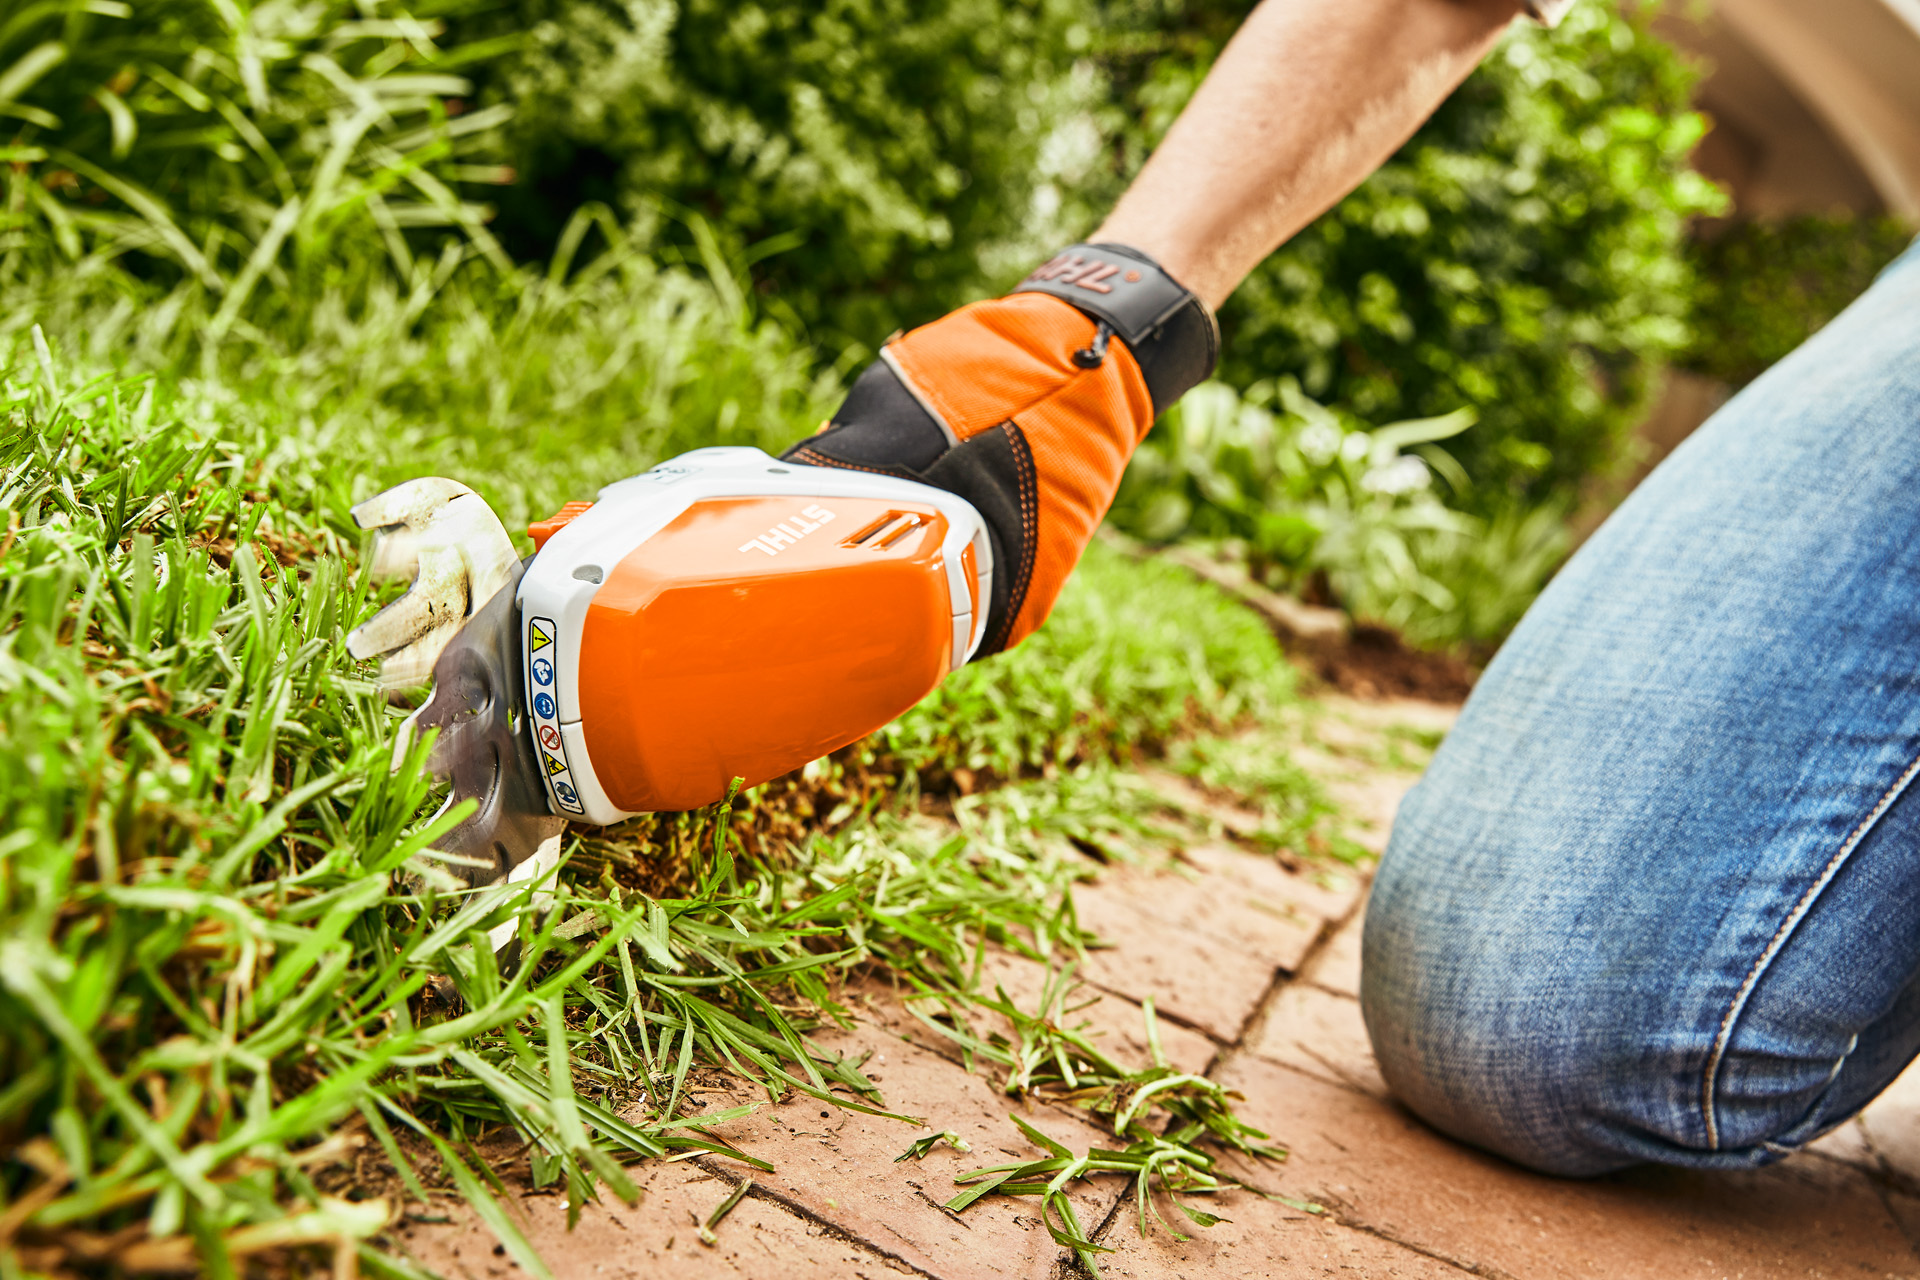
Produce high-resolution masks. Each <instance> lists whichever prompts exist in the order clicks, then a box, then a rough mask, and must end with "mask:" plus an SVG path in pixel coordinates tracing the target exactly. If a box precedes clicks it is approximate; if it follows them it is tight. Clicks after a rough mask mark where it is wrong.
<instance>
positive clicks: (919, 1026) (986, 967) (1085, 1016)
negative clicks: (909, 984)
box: [847, 948, 1219, 1076]
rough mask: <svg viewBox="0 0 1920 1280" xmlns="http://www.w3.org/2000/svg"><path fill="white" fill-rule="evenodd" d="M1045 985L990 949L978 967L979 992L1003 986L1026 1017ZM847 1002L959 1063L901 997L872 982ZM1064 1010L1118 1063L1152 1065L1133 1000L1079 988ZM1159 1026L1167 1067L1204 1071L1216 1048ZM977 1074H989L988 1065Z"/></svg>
mask: <svg viewBox="0 0 1920 1280" xmlns="http://www.w3.org/2000/svg"><path fill="white" fill-rule="evenodd" d="M1046 983H1047V970H1046V968H1045V967H1044V966H1043V965H1041V964H1039V963H1038V962H1036V961H1033V960H1029V959H1027V958H1026V957H1025V956H1020V955H1015V954H1013V953H1012V952H1008V951H1001V950H998V949H992V948H990V949H988V951H987V952H986V954H985V957H984V959H983V961H982V964H981V990H982V991H983V992H985V993H986V994H987V995H989V996H991V995H992V993H993V991H994V988H995V986H996V985H998V986H1000V987H1003V988H1004V989H1005V990H1006V993H1007V996H1008V998H1009V999H1011V1000H1012V1001H1013V1003H1014V1004H1015V1006H1016V1007H1018V1008H1020V1009H1022V1010H1025V1011H1027V1012H1033V1011H1035V1010H1037V1009H1039V1007H1040V1001H1041V998H1042V996H1043V995H1044V994H1045V990H1046ZM847 998H848V1001H849V1003H850V1004H851V1005H852V1006H853V1007H855V1008H857V1009H858V1010H859V1015H860V1016H861V1017H862V1018H864V1019H866V1020H867V1021H870V1022H872V1023H874V1024H876V1025H878V1026H882V1027H885V1028H887V1029H888V1030H890V1031H894V1032H896V1033H899V1034H903V1035H907V1036H910V1037H911V1038H912V1040H913V1042H914V1043H915V1044H918V1045H920V1046H922V1047H923V1048H927V1049H931V1050H932V1051H934V1052H935V1053H938V1054H940V1055H941V1056H942V1057H945V1058H950V1059H952V1060H954V1061H956V1062H958V1061H959V1060H960V1049H959V1047H958V1046H957V1045H955V1044H954V1043H953V1042H952V1041H950V1040H946V1039H943V1038H941V1037H940V1036H939V1035H938V1034H937V1033H935V1032H931V1031H929V1030H928V1029H927V1026H926V1024H925V1023H923V1022H921V1021H920V1019H918V1018H916V1017H914V1016H913V1014H912V1013H910V1012H908V1010H907V1009H906V1007H905V1006H904V1005H903V1004H902V1003H901V1002H900V993H899V992H896V991H895V990H894V989H893V988H892V987H890V986H887V985H885V984H884V983H880V982H874V983H871V984H869V985H868V986H866V987H863V988H859V989H857V990H856V991H853V992H850V993H849V994H848V997H847ZM1089 1002H1091V1003H1089ZM933 1007H934V1006H933V1005H932V1004H931V1003H929V1004H927V1005H926V1006H924V1008H925V1009H926V1011H928V1012H931V1011H932V1009H933ZM1067 1008H1068V1009H1069V1010H1071V1013H1070V1015H1069V1017H1068V1019H1067V1025H1068V1026H1070V1027H1078V1026H1080V1025H1081V1024H1082V1023H1084V1024H1086V1030H1087V1034H1088V1036H1089V1038H1090V1039H1091V1040H1092V1041H1093V1043H1094V1045H1095V1047H1097V1048H1099V1049H1101V1050H1102V1051H1103V1052H1105V1053H1107V1054H1108V1055H1109V1056H1111V1057H1113V1058H1115V1059H1116V1060H1118V1061H1119V1062H1120V1063H1121V1064H1123V1065H1125V1066H1130V1067H1144V1066H1146V1065H1147V1063H1148V1062H1150V1061H1151V1060H1152V1055H1151V1054H1150V1053H1149V1052H1148V1048H1147V1033H1146V1022H1145V1021H1144V1019H1143V1018H1142V1016H1141V1012H1140V1006H1139V1005H1137V1004H1135V1003H1134V1002H1133V1001H1131V1000H1127V999H1125V998H1123V997H1121V996H1117V995H1114V994H1112V993H1111V992H1103V991H1100V990H1099V989H1097V988H1095V987H1092V986H1088V985H1086V984H1085V983H1081V985H1080V986H1079V987H1078V988H1076V989H1075V991H1074V992H1072V993H1071V994H1070V995H1069V997H1068V999H1067ZM1159 1022H1160V1052H1161V1053H1162V1054H1164V1055H1165V1057H1166V1059H1167V1062H1168V1063H1169V1064H1170V1065H1172V1066H1175V1067H1178V1068H1179V1069H1180V1070H1182V1071H1205V1070H1206V1069H1207V1064H1208V1063H1210V1062H1212V1061H1213V1057H1214V1054H1215V1053H1217V1052H1218V1051H1219V1049H1218V1046H1217V1045H1215V1044H1214V1042H1213V1041H1211V1040H1209V1039H1207V1037H1205V1036H1203V1035H1201V1034H1200V1033H1199V1032H1197V1031H1190V1030H1188V1029H1187V1028H1186V1027H1183V1026H1180V1025H1178V1024H1177V1023H1173V1022H1169V1021H1167V1020H1166V1019H1165V1018H1162V1019H1160V1020H1159ZM973 1024H974V1030H975V1031H976V1032H978V1033H981V1034H985V1033H987V1032H989V1031H999V1032H1000V1033H1001V1034H1002V1035H1010V1034H1011V1027H1010V1026H1009V1024H1008V1023H1007V1022H1006V1020H1005V1019H1003V1018H1001V1017H1000V1016H999V1015H997V1014H989V1013H984V1012H981V1011H978V1010H976V1011H974V1015H973ZM980 1070H981V1071H983V1072H987V1073H988V1074H989V1076H991V1075H992V1071H990V1070H989V1068H988V1067H986V1066H982V1067H981V1068H980Z"/></svg>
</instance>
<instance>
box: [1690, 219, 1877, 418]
mask: <svg viewBox="0 0 1920 1280" xmlns="http://www.w3.org/2000/svg"><path fill="white" fill-rule="evenodd" d="M1913 233H1914V229H1913V228H1912V227H1910V226H1908V225H1906V224H1905V223H1903V222H1901V221H1900V220H1899V219H1897V218H1888V217H1880V218H1852V217H1818V216H1803V217H1797V218H1787V219H1783V220H1780V221H1774V222H1762V221H1753V222H1738V223H1734V224H1732V225H1730V226H1725V227H1718V228H1714V229H1713V230H1712V231H1710V232H1708V233H1707V234H1705V235H1703V236H1701V237H1700V238H1699V240H1698V241H1696V242H1695V243H1694V244H1693V245H1692V247H1691V254H1692V257H1693V260H1694V264H1695V274H1696V276H1697V278H1698V279H1699V286H1698V289H1697V291H1696V293H1695V296H1694V311H1693V329H1694V332H1693V337H1692V340H1691V341H1690V342H1689V343H1688V344H1687V347H1686V349H1685V350H1684V351H1682V352H1681V353H1680V355H1679V357H1678V359H1677V360H1676V361H1675V363H1676V364H1678V365H1679V366H1680V367H1682V368H1685V369H1691V370H1693V371H1694V372H1695V373H1701V374H1705V375H1706V376H1708V377H1710V378H1717V379H1719V380H1720V381H1722V382H1725V383H1727V384H1728V385H1730V386H1732V387H1736V388H1737V387H1742V386H1745V385H1746V384H1747V383H1749V382H1751V381H1753V380H1754V379H1755V378H1757V377H1759V376H1760V375H1761V374H1762V373H1763V372H1765V371H1766V369H1767V367H1768V366H1769V365H1771V364H1772V363H1773V362H1774V361H1776V360H1778V359H1779V358H1780V357H1782V356H1784V355H1786V354H1787V353H1788V352H1789V351H1791V350H1793V349H1794V348H1795V347H1797V346H1799V345H1800V344H1801V343H1802V342H1805V341H1806V340H1807V339H1808V338H1809V337H1811V336H1812V335H1813V333H1814V332H1815V331H1816V330H1818V329H1819V328H1820V327H1821V326H1822V325H1824V324H1826V322H1827V321H1829V320H1831V319H1833V318H1834V317H1835V316H1837V315H1839V314H1840V312H1841V311H1842V310H1843V309H1844V308H1845V307H1846V305H1847V304H1848V303H1850V302H1852V301H1853V300H1854V299H1855V298H1856V297H1858V296H1859V295H1860V294H1861V293H1862V292H1864V291H1865V290H1866V287H1867V286H1868V285H1870V284H1872V283H1873V278H1874V276H1876V275H1878V274H1879V273H1880V269H1881V268H1882V267H1884V266H1886V265H1887V264H1888V263H1889V262H1891V261H1893V260H1894V259H1895V258H1897V257H1898V256H1900V254H1901V253H1902V252H1903V251H1904V250H1905V249H1906V247H1907V246H1908V245H1909V244H1911V243H1913Z"/></svg>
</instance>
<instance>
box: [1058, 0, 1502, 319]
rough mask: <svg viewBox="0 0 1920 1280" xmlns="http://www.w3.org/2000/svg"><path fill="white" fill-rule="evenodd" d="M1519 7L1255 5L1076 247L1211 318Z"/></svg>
mask: <svg viewBox="0 0 1920 1280" xmlns="http://www.w3.org/2000/svg"><path fill="white" fill-rule="evenodd" d="M1521 10H1522V4H1521V0H1266V2H1265V3H1264V4H1262V5H1261V6H1260V7H1259V8H1257V9H1255V10H1254V12H1253V14H1252V15H1251V16H1250V17H1249V18H1248V19H1247V21H1246V22H1245V24H1244V25H1242V27H1241V28H1240V31H1239V33H1238V34H1236V35H1235V36H1234V38H1233V40H1232V42H1231V43H1230V44H1228V46H1227V48H1226V50H1225V51H1224V52H1223V53H1222V54H1221V56H1220V59H1219V61H1218V62H1217V63H1216V64H1215V65H1214V67H1213V70H1212V72H1211V73H1210V74H1209V75H1208V76H1207V79H1206V81H1205V83H1203V84H1202V85H1201V87H1200V89H1199V91H1198V92H1197V93H1196V94H1194V97H1193V101H1192V102H1190V103H1189V104H1188V105H1187V108H1186V110H1185V111H1184V112H1182V113H1181V115H1180V118H1179V119H1178V120H1177V121H1176V122H1175V123H1174V125H1173V128H1172V129H1170V130H1169V131H1168V133H1167V136H1166V139H1165V140H1164V141H1163V142H1162V143H1161V145H1160V147H1159V148H1158V149H1157V150H1156V151H1155V152H1154V154H1153V156H1152V157H1151V158H1150V159H1149V160H1148V162H1147V165H1146V167H1145V168H1144V169H1142V170H1141V172H1140V176H1139V177H1138V178H1137V179H1135V181H1134V183H1133V186H1132V187H1131V188H1129V189H1128V191H1127V193H1126V195H1125V196H1123V197H1122V198H1121V200H1120V203H1119V204H1118V205H1117V206H1115V208H1114V210H1113V212H1112V214H1111V215H1110V216H1109V217H1108V218H1107V220H1106V222H1105V223H1104V224H1103V225H1102V226H1101V228H1100V230H1099V232H1098V233H1096V234H1095V235H1094V236H1093V237H1092V238H1093V239H1094V240H1096V241H1105V242H1113V243H1119V244H1126V245H1131V246H1133V247H1135V248H1137V249H1140V250H1142V251H1144V252H1146V253H1148V254H1150V255H1152V256H1153V257H1154V258H1156V259H1157V260H1158V261H1159V262H1160V263H1161V265H1162V266H1164V267H1166V269H1167V270H1168V271H1169V272H1170V273H1171V274H1172V275H1173V276H1174V277H1175V278H1176V279H1178V280H1180V281H1182V282H1183V283H1185V284H1186V285H1187V287H1189V288H1191V289H1192V290H1193V291H1194V292H1195V293H1197V294H1199V296H1200V297H1201V298H1202V299H1204V300H1205V301H1206V302H1207V303H1208V304H1209V305H1211V306H1218V305H1219V304H1220V303H1221V302H1223V301H1225V300H1226V297H1227V295H1228V294H1230V293H1232V292H1233V290H1234V288H1235V286H1237V285H1238V284H1239V283H1240V281H1241V280H1242V279H1244V278H1245V277H1246V275H1247V273H1248V272H1249V271H1251V270H1253V268H1254V267H1255V266H1256V265H1257V264H1258V263H1259V262H1260V260H1261V259H1262V258H1264V257H1266V256H1267V255H1268V254H1269V253H1271V252H1272V251H1273V250H1274V249H1275V248H1276V247H1277V246H1278V245H1279V244H1280V243H1281V242H1283V241H1284V240H1286V238H1287V237H1289V236H1291V235H1292V234H1293V233H1294V232H1296V231H1298V230H1299V229H1300V228H1301V227H1303V226H1305V225H1306V224H1307V223H1308V222H1311V221H1312V220H1313V219H1314V218H1315V217H1317V216H1319V215H1320V214H1321V213H1322V212H1324V211H1325V210H1326V209H1328V208H1330V207H1331V206H1332V205H1333V204H1334V203H1335V202H1337V201H1338V200H1339V199H1340V198H1341V197H1342V196H1344V195H1346V193H1347V192H1349V191H1351V190H1352V189H1353V188H1354V187H1355V186H1357V185H1359V183H1360V182H1361V180H1362V179H1364V178H1365V177H1366V176H1367V175H1368V174H1369V173H1371V172H1373V170H1374V169H1375V168H1377V167H1378V166H1379V165H1380V163H1381V162H1382V161H1384V160H1385V159H1386V158H1387V157H1388V156H1389V155H1391V154H1392V153H1393V151H1394V150H1395V149H1396V148H1398V147H1399V146H1400V144H1401V143H1403V142H1405V141H1406V139H1407V138H1408V137H1409V136H1411V135H1412V133H1413V131H1414V130H1415V129H1416V128H1418V127H1419V125H1420V122H1421V121H1423V120H1425V119H1426V118H1427V116H1428V115H1429V114H1431V113H1432V111H1433V109H1434V108H1435V107H1437V106H1438V105H1439V104H1440V102H1441V101H1442V100H1443V99H1444V98H1445V97H1446V95H1447V94H1448V93H1450V92H1451V91H1452V90H1453V89H1454V87H1455V86H1456V85H1458V84H1459V83H1460V81H1461V80H1463V79H1465V78H1466V76H1467V73H1468V72H1470V71H1472V70H1473V68H1474V66H1475V65H1476V64H1477V63H1478V62H1479V61H1480V59H1481V58H1482V57H1483V56H1484V55H1485V54H1486V52H1487V50H1488V49H1489V48H1491V47H1492V46H1493V44H1494V42H1495V41H1496V40H1498V39H1499V37H1500V33H1501V32H1502V31H1503V30H1505V28H1506V26H1507V24H1508V23H1509V22H1510V21H1512V19H1513V18H1514V16H1515V15H1517V14H1518V13H1520V12H1521Z"/></svg>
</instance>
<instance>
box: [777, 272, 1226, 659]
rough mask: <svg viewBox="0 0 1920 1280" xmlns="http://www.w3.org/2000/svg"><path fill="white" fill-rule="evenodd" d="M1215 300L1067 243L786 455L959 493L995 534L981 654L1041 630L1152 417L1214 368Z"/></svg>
mask: <svg viewBox="0 0 1920 1280" xmlns="http://www.w3.org/2000/svg"><path fill="white" fill-rule="evenodd" d="M1219 348H1220V330H1219V326H1218V325H1217V324H1216V323H1215V321H1214V318H1213V313H1212V312H1211V311H1209V310H1208V309H1207V306H1206V304H1205V303H1203V302H1201V301H1200V299H1198V298H1197V297H1195V296H1194V295H1193V294H1192V293H1191V292H1190V291H1189V290H1187V289H1186V288H1185V287H1184V286H1182V285H1181V284H1180V283H1179V282H1178V281H1176V280H1174V279H1173V277H1172V276H1169V275H1168V274H1167V273H1166V272H1165V271H1163V270H1161V269H1160V266H1159V264H1157V263H1155V262H1154V261H1153V260H1152V259H1151V258H1149V257H1147V256H1146V255H1145V254H1143V253H1140V252H1138V251H1136V250H1133V249H1129V248H1127V247H1125V246H1124V245H1114V244H1082V245H1074V246H1072V247H1071V248H1069V249H1065V250H1063V251H1062V252H1060V253H1059V254H1057V255H1055V256H1054V257H1053V258H1052V259H1050V260H1049V261H1048V262H1047V263H1046V264H1045V265H1044V266H1042V267H1040V268H1039V269H1038V270H1036V271H1035V272H1034V273H1033V274H1032V275H1030V276H1028V277H1027V278H1026V279H1025V280H1023V281H1021V283H1020V285H1019V287H1018V288H1016V289H1015V290H1014V291H1013V292H1012V293H1011V294H1008V295H1007V296H1006V297H1004V298H998V299H995V300H993V301H991V302H976V303H973V304H971V305H969V306H965V307H962V308H960V310H958V311H956V312H954V313H953V314H952V315H949V316H946V317H944V318H942V319H940V320H936V321H934V322H933V323H932V324H928V325H923V326H921V327H920V328H918V329H914V330H913V331H911V332H909V333H906V334H903V335H900V336H898V337H895V338H894V339H892V340H891V341H889V342H888V343H887V344H886V345H885V346H884V347H883V348H881V351H880V358H879V359H878V360H876V361H874V362H873V364H872V365H870V366H868V368H867V369H866V371H865V372H863V373H862V374H861V375H860V377H859V378H858V380H856V381H855V382H854V384H853V389H852V391H851V392H849V393H848V395H847V399H846V402H845V403H844V404H842V405H841V406H840V409H839V411H838V412H837V413H835V414H834V415H833V418H832V419H831V420H830V421H829V422H828V423H827V425H826V426H824V427H823V428H821V430H820V432H819V433H818V434H817V435H814V436H812V437H810V438H809V439H807V440H805V441H802V442H801V443H800V444H797V445H795V446H794V447H793V448H791V449H789V450H788V451H787V452H786V454H785V455H784V456H785V457H786V458H787V459H788V460H789V461H793V462H804V463H811V464H814V465H816V466H830V467H851V468H853V469H855V470H859V471H878V472H883V473H885V474H887V475H895V476H903V477H906V478H908V479H912V480H919V481H921V482H923V483H926V484H930V485H934V486H936V487H938V488H941V489H946V490H949V491H950V492H953V493H957V494H959V495H960V496H961V497H963V498H965V499H967V501H969V502H971V503H972V504H973V505H974V507H975V508H976V509H977V510H978V511H979V512H980V514H981V516H982V517H983V518H984V519H985V520H986V522H987V528H988V531H989V533H990V534H991V536H992V538H993V544H994V545H993V554H994V566H995V570H994V574H993V596H992V601H991V606H990V609H989V611H988V614H987V633H986V637H985V639H984V640H983V641H982V642H981V645H980V650H979V653H978V654H977V655H976V656H978V657H984V656H986V655H987V654H990V653H998V652H1000V651H1001V650H1003V649H1009V648H1012V647H1013V646H1014V645H1016V644H1018V643H1020V641H1022V640H1024V639H1025V638H1026V637H1027V636H1028V635H1030V634H1032V632H1033V631H1034V629H1035V628H1037V627H1038V626H1039V625H1040V624H1041V623H1042V622H1044V621H1046V617H1047V613H1048V611H1049V610H1050V609H1052V607H1053V601H1054V598H1055V597H1056V596H1058V595H1059V594H1060V588H1061V586H1062V584H1064V583H1065V582H1066V580H1067V575H1068V574H1070V573H1072V572H1073V567H1074V565H1075V564H1077V563H1079V560H1080V553H1081V552H1082V551H1084V550H1085V549H1086V545H1087V543H1088V541H1089V540H1091V539H1092V537H1093V531H1094V529H1095V527H1096V526H1098V525H1099V523H1100V520H1101V517H1103V516H1105V515H1106V513H1107V508H1108V507H1109V506H1111V505H1112V503H1113V495H1114V493H1115V491H1116V490H1117V489H1118V488H1119V487H1120V474H1121V472H1122V471H1124V470H1125V469H1126V465H1127V459H1128V458H1130V457H1132V456H1133V451H1134V449H1135V448H1136V447H1137V446H1138V445H1139V443H1140V440H1141V438H1142V437H1144V436H1145V435H1146V434H1147V429H1148V428H1149V427H1151V426H1152V425H1153V420H1154V419H1155V418H1156V417H1158V416H1159V415H1160V414H1161V413H1162V412H1164V411H1165V410H1166V409H1167V407H1168V406H1169V405H1171V404H1172V403H1173V402H1174V401H1176V400H1178V399H1179V398H1180V397H1181V396H1182V395H1184V394H1185V393H1186V392H1187V390H1188V389H1189V388H1190V387H1192V386H1194V385H1195V384H1196V383H1199V382H1201V381H1203V380H1204V379H1205V378H1206V377H1207V376H1208V375H1209V374H1211V373H1212V372H1213V366H1214V361H1215V359H1216V358H1217V356H1218V353H1219Z"/></svg>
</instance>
